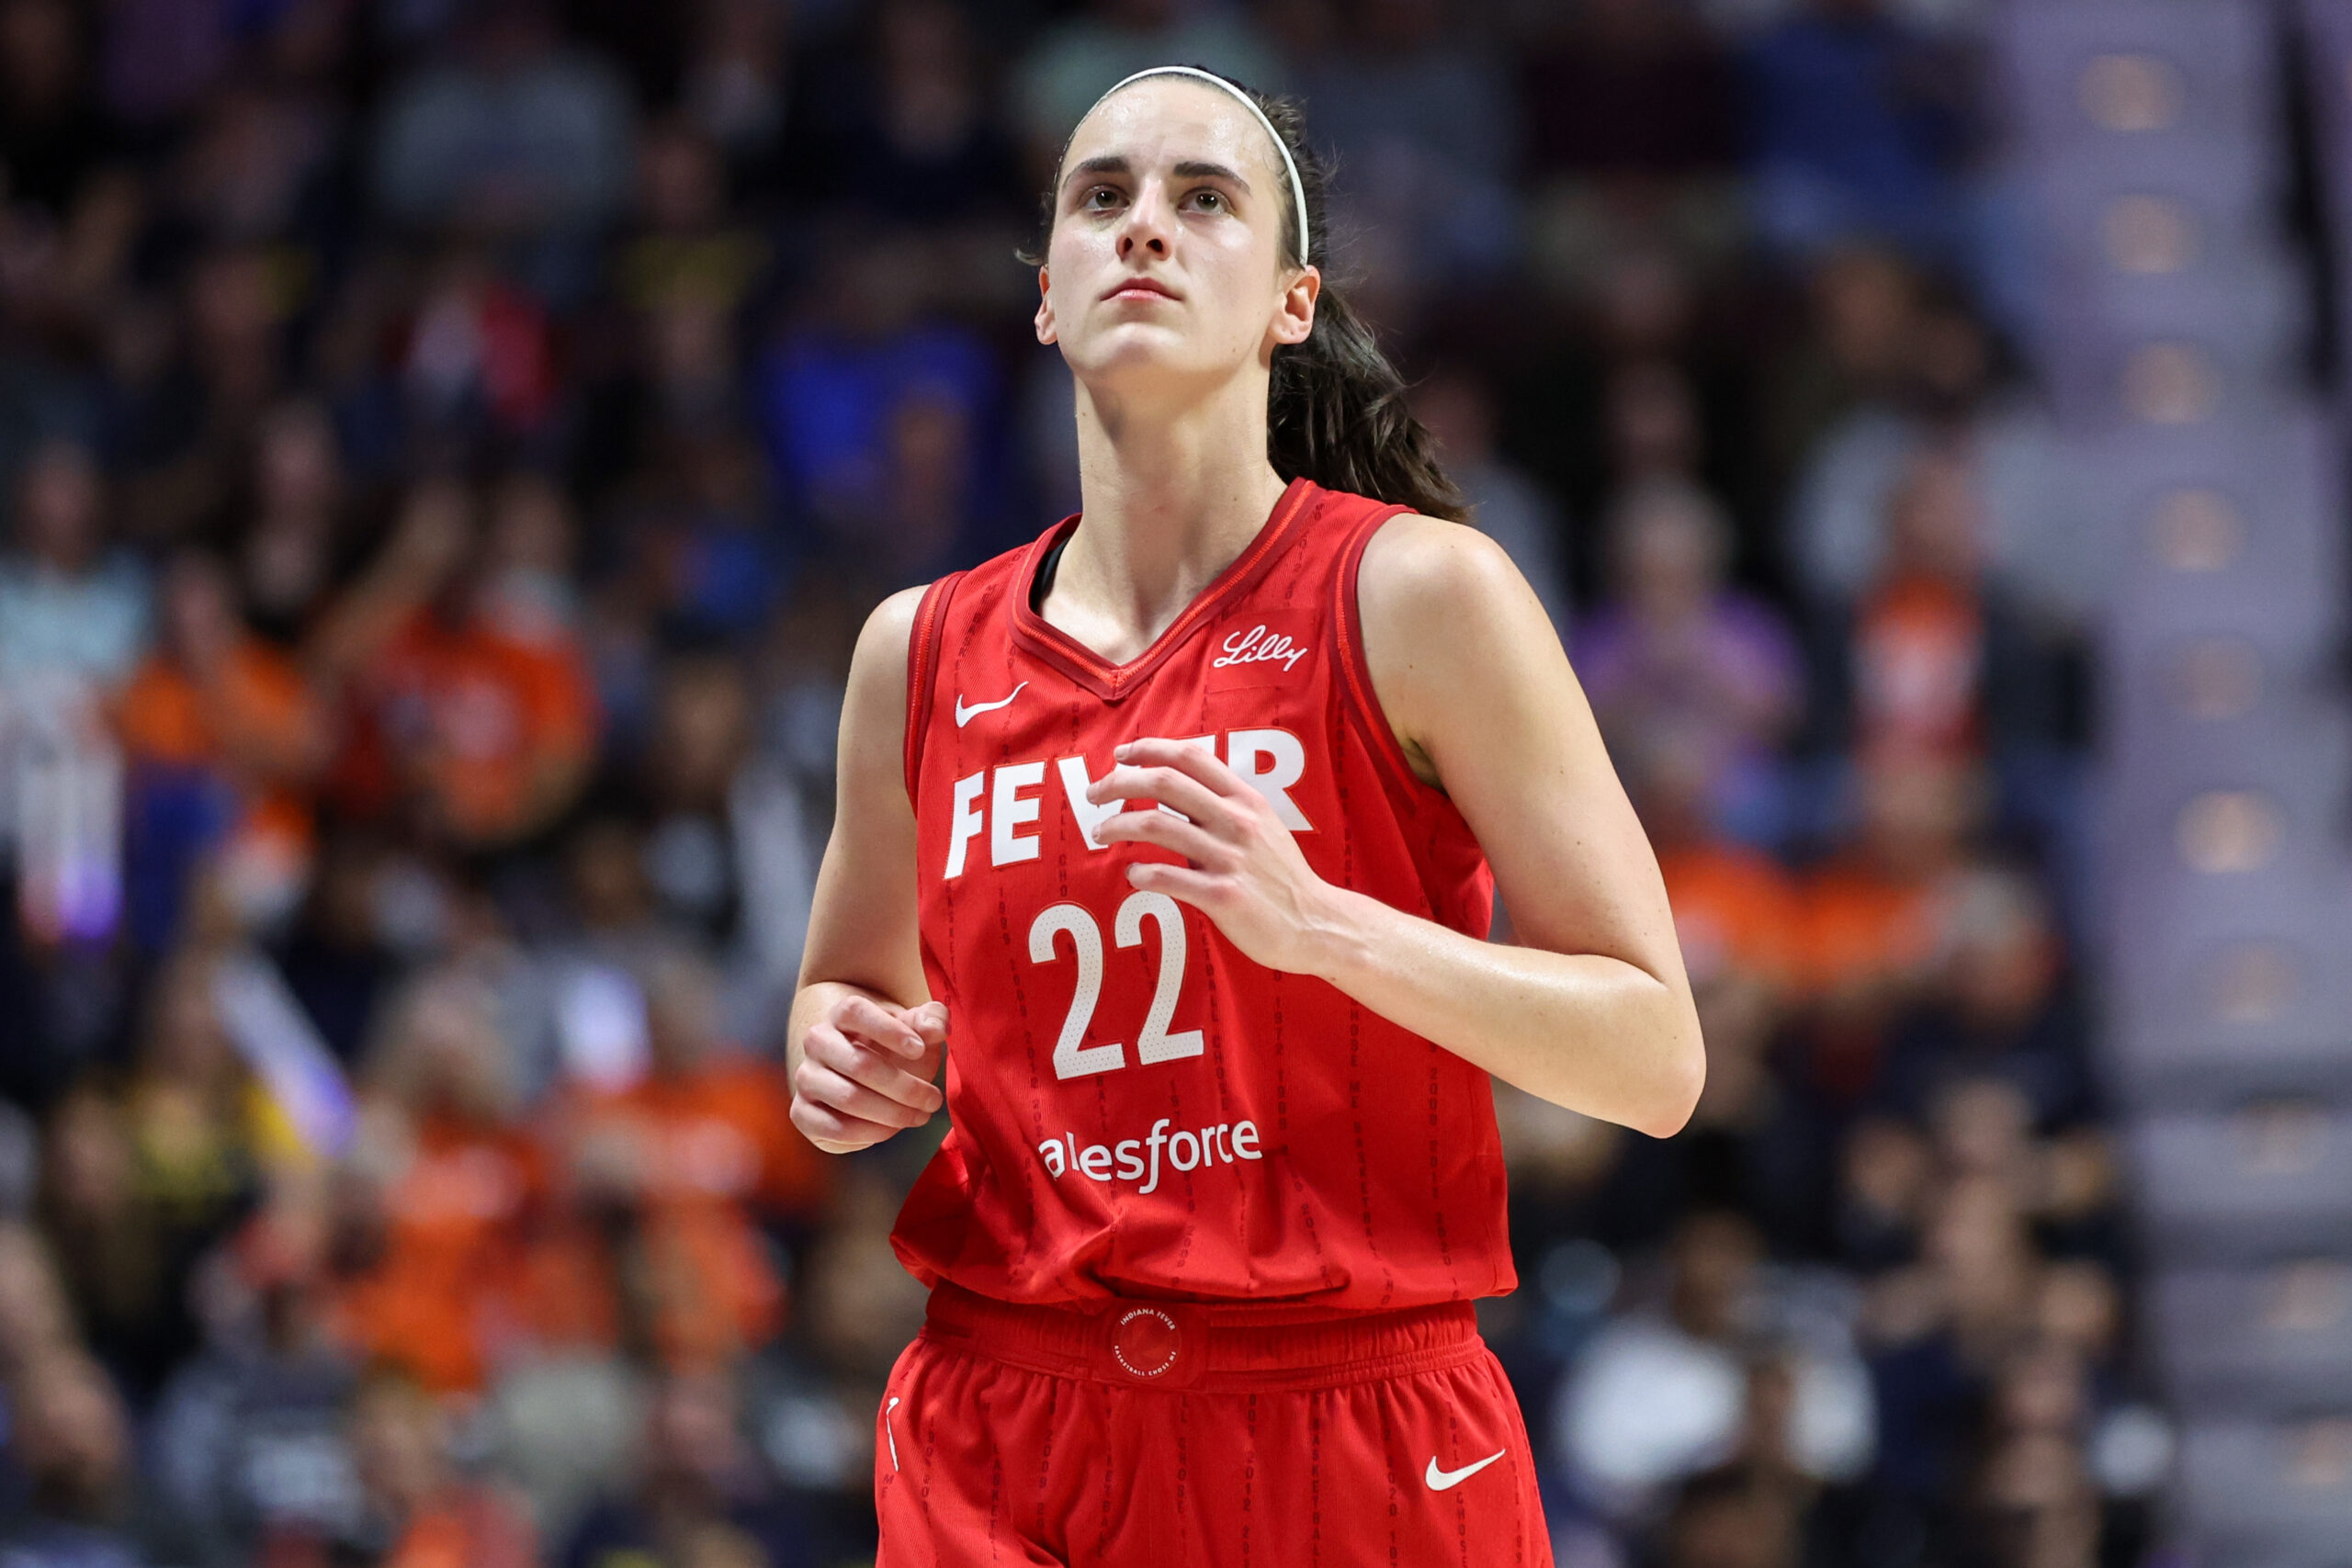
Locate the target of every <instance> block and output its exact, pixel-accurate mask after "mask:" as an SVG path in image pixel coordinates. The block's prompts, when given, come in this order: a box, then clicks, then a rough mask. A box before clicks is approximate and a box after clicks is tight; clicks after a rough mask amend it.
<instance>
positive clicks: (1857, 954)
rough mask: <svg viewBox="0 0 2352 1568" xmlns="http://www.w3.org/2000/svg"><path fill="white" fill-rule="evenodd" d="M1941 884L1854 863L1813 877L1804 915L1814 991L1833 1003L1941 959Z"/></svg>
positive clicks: (1806, 952)
mask: <svg viewBox="0 0 2352 1568" xmlns="http://www.w3.org/2000/svg"><path fill="white" fill-rule="evenodd" d="M1936 886H1937V885H1936V883H1935V882H1933V881H1897V880H1894V879H1893V878H1890V877H1887V876H1884V875H1882V874H1879V873H1877V872H1874V871H1872V870H1871V868H1870V867H1869V866H1867V865H1864V864H1861V863H1857V862H1852V861H1838V862H1833V863H1830V864H1828V865H1826V866H1824V867H1822V868H1821V869H1820V870H1819V871H1816V872H1815V873H1814V874H1813V875H1812V876H1811V877H1810V878H1808V879H1807V880H1806V882H1805V885H1804V894H1803V906H1802V910H1801V914H1800V929H1801V931H1802V938H1801V943H1802V945H1801V949H1800V951H1801V952H1802V953H1803V963H1804V969H1803V974H1804V978H1805V980H1806V982H1807V984H1808V986H1809V988H1811V989H1812V990H1814V991H1815V992H1817V993H1819V994H1821V995H1823V996H1827V997H1832V998H1835V997H1838V996H1841V995H1849V994H1851V993H1854V992H1857V991H1860V990H1862V989H1865V988H1867V987H1872V986H1877V985H1882V984H1890V983H1896V982H1900V981H1902V980H1904V979H1906V978H1908V977H1910V976H1915V975H1917V974H1918V973H1919V971H1920V970H1921V968H1922V967H1923V966H1924V965H1926V964H1927V963H1928V961H1929V960H1930V959H1931V958H1933V957H1934V956H1935V951H1936V941H1937V920H1936V911H1937V908H1938V899H1937V896H1936Z"/></svg>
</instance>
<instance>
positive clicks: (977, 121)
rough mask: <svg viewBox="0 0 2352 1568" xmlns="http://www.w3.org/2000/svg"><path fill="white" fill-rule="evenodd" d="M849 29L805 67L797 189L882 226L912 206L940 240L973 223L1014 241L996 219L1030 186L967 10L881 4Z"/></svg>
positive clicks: (904, 0)
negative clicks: (849, 51) (850, 38)
mask: <svg viewBox="0 0 2352 1568" xmlns="http://www.w3.org/2000/svg"><path fill="white" fill-rule="evenodd" d="M856 31H857V33H858V35H859V37H858V38H857V47H856V49H855V51H854V54H853V55H852V56H851V57H849V58H834V59H828V60H824V61H821V62H813V63H812V68H811V69H810V71H809V80H808V82H807V85H806V87H805V89H804V105H805V107H797V110H796V124H795V126H794V127H793V131H794V133H795V136H796V140H797V143H798V145H799V146H800V147H801V148H802V149H803V155H804V156H805V158H806V160H807V163H808V164H809V167H808V169H807V171H806V172H805V174H803V175H802V176H801V179H800V182H799V183H800V186H801V188H802V192H803V194H805V195H806V196H807V197H809V198H810V199H813V200H815V201H817V202H820V203H821V204H822V205H824V206H825V207H827V208H831V209H836V210H842V211H849V212H855V213H859V214H862V215H865V216H866V217H869V218H871V219H873V220H876V221H878V222H882V223H892V224H903V223H905V222H907V221H908V220H909V219H910V217H912V216H913V215H914V214H917V213H920V214H922V222H923V224H924V226H925V228H926V229H927V230H931V231H935V232H939V233H940V234H941V237H942V238H943V239H944V238H946V237H947V236H949V235H953V234H955V233H956V232H957V231H961V230H967V229H969V228H971V227H973V226H975V225H977V226H978V227H979V228H980V229H981V230H982V231H985V232H986V233H988V234H989V236H990V237H992V238H996V239H1000V240H1015V241H1017V240H1018V239H1019V238H1020V237H1022V236H1021V235H1020V234H1019V232H1018V231H1014V232H1013V233H1011V234H1007V233H1006V231H1005V230H1006V223H1005V220H1006V218H1007V216H1008V215H1009V214H1012V213H1025V212H1026V211H1027V209H1028V208H1029V206H1030V204H1031V203H1032V202H1033V201H1034V200H1035V191H1034V190H1033V189H1032V188H1031V182H1030V181H1029V179H1028V178H1027V175H1026V171H1024V170H1023V167H1022V164H1021V160H1020V150H1019V148H1018V147H1017V146H1016V145H1015V144H1014V142H1013V141H1012V139H1011V138H1010V137H1009V136H1008V134H1007V132H1006V130H1005V129H1004V127H1003V126H1002V125H1001V124H1000V123H999V121H998V120H997V118H996V117H995V115H994V113H993V112H992V108H991V106H990V103H989V97H988V95H987V92H986V88H987V87H988V85H989V84H988V82H987V81H986V79H985V78H984V76H983V75H982V71H983V69H984V66H985V63H986V59H987V56H986V54H985V53H984V46H983V43H982V40H980V39H978V38H976V37H974V36H973V30H972V22H971V19H970V17H969V16H968V14H967V12H966V11H965V10H964V9H963V8H962V7H961V6H956V5H952V4H948V3H946V0H884V3H882V4H880V5H878V6H876V7H875V8H874V12H873V15H872V16H871V17H870V18H869V19H868V20H867V21H866V23H865V25H864V26H862V27H861V28H858V29H856ZM1104 85H1108V83H1107V82H1106V83H1105V84H1104ZM1083 107H1084V106H1083V105H1080V108H1081V109H1083ZM1072 123H1073V124H1075V123H1076V117H1075V116H1073V117H1072ZM1065 129H1067V128H1065ZM1000 254H1001V253H1000Z"/></svg>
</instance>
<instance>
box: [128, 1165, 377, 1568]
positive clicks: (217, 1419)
mask: <svg viewBox="0 0 2352 1568" xmlns="http://www.w3.org/2000/svg"><path fill="white" fill-rule="evenodd" d="M323 1217H324V1216H323V1213H322V1212H321V1211H320V1209H319V1208H318V1207H317V1205H316V1204H315V1203H314V1202H313V1201H312V1200H311V1197H310V1196H309V1195H307V1194H306V1195H305V1196H304V1197H303V1198H301V1199H300V1200H297V1201H282V1202H280V1203H279V1204H277V1205H276V1206H275V1207H274V1208H273V1209H271V1210H267V1211H265V1212H264V1213H262V1214H260V1215H258V1216H256V1218H255V1219H254V1221H253V1222H252V1223H251V1224H247V1225H246V1226H245V1227H244V1229H243V1230H242V1231H241V1232H240V1233H239V1234H238V1235H236V1236H235V1237H234V1238H233V1239H232V1241H231V1242H230V1243H228V1244H227V1245H226V1246H224V1247H223V1248H222V1249H221V1250H220V1252H219V1253H216V1254H215V1255H214V1256H213V1258H211V1259H209V1262H208V1264H207V1266H206V1268H205V1269H204V1270H203V1271H202V1273H201V1274H200V1275H199V1278H202V1279H203V1280H204V1281H205V1283H206V1285H207V1286H208V1287H209V1289H208V1292H207V1293H208V1296H209V1300H208V1303H207V1304H208V1306H209V1313H210V1318H211V1321H210V1322H209V1325H208V1326H209V1335H208V1339H209V1343H208V1344H207V1345H206V1347H205V1348H204V1350H203V1351H201V1352H200V1353H199V1354H198V1355H197V1356H196V1357H194V1358H192V1359H189V1360H188V1361H187V1363H186V1364H184V1365H183V1366H182V1368H181V1369H180V1371H178V1372H177V1373H176V1374H175V1376H174V1378H173V1380H172V1382H171V1383H170V1385H169V1386H168V1387H166V1388H165V1390H164V1397H163V1400H162V1401H161V1404H160V1405H159V1407H158V1409H157V1411H156V1415H155V1419H154V1423H153V1442H154V1448H155V1473H156V1481H157V1484H158V1485H159V1487H160V1488H161V1490H162V1491H163V1493H164V1495H167V1496H169V1497H170V1498H171V1500H172V1502H173V1504H174V1506H175V1507H177V1508H178V1509H179V1510H180V1512H181V1513H182V1514H183V1515H184V1516H185V1517H187V1519H188V1520H189V1521H190V1522H191V1524H193V1525H194V1526H195V1527H196V1529H198V1532H199V1537H198V1539H200V1540H203V1541H204V1542H206V1544H207V1549H208V1552H209V1554H210V1555H212V1556H215V1557H217V1558H218V1559H220V1560H221V1561H232V1562H286V1561H302V1560H310V1559H314V1558H316V1557H317V1556H318V1555H320V1554H321V1553H322V1552H323V1551H324V1550H325V1548H326V1546H327V1544H328V1543H329V1542H330V1541H332V1540H336V1539H337V1538H339V1537H348V1536H349V1535H351V1534H352V1533H353V1532H354V1530H355V1529H356V1528H357V1526H358V1523H359V1518H358V1509H359V1489H358V1477H357V1475H356V1472H355V1470H354V1465H353V1460H352V1454H351V1449H350V1444H349V1441H348V1438H347V1434H346V1432H345V1420H344V1413H345V1409H346V1407H347V1406H348V1404H349V1402H350V1399H351V1396H352V1393H353V1392H354V1389H355V1387H356V1382H357V1375H356V1371H355V1369H354V1368H353V1366H352V1364H351V1362H350V1360H349V1359H347V1358H346V1357H345V1356H344V1355H343V1353H342V1352H341V1350H340V1349H339V1348H337V1347H336V1346H335V1345H334V1342H333V1337H332V1336H331V1334H330V1333H329V1331H328V1326H327V1323H326V1319H325V1314H324V1311H323V1308H324V1305H325V1302H324V1294H323V1292H322V1271H323V1265H324V1263H325V1259H324V1258H323V1257H322V1256H321V1253H322V1248H323V1247H324V1246H325V1243H326V1241H327V1239H328V1238H327V1236H326V1235H325V1234H324V1227H323V1224H322V1221H323Z"/></svg>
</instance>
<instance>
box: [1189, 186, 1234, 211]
mask: <svg viewBox="0 0 2352 1568" xmlns="http://www.w3.org/2000/svg"><path fill="white" fill-rule="evenodd" d="M1193 200H1194V201H1196V202H1198V203H1199V204H1200V205H1201V207H1202V209H1204V210H1205V211H1209V212H1229V211H1231V210H1232V209H1231V208H1229V207H1227V205H1226V200H1225V194H1224V193H1223V192H1222V191H1214V190H1196V191H1194V192H1193Z"/></svg>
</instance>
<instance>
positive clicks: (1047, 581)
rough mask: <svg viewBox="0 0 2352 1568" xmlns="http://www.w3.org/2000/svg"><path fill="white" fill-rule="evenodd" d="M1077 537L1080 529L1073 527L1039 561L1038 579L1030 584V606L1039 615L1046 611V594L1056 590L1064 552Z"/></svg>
mask: <svg viewBox="0 0 2352 1568" xmlns="http://www.w3.org/2000/svg"><path fill="white" fill-rule="evenodd" d="M1076 537H1078V530H1077V529H1075V528H1072V529H1071V530H1070V531H1069V533H1067V534H1064V535H1063V536H1061V537H1060V538H1058V539H1056V540H1055V541H1054V543H1053V547H1051V548H1050V549H1048V550H1046V558H1045V559H1044V560H1041V561H1039V562H1038V563H1037V581H1035V582H1033V583H1031V584H1030V585H1029V608H1030V609H1032V610H1034V611H1035V612H1036V613H1037V614H1038V615H1044V614H1045V613H1046V594H1048V593H1051V592H1053V591H1054V573H1055V571H1056V570H1057V569H1059V567H1060V566H1061V564H1062V552H1063V551H1064V550H1066V549H1068V548H1069V542H1070V541H1071V540H1072V539H1074V538H1076Z"/></svg>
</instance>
